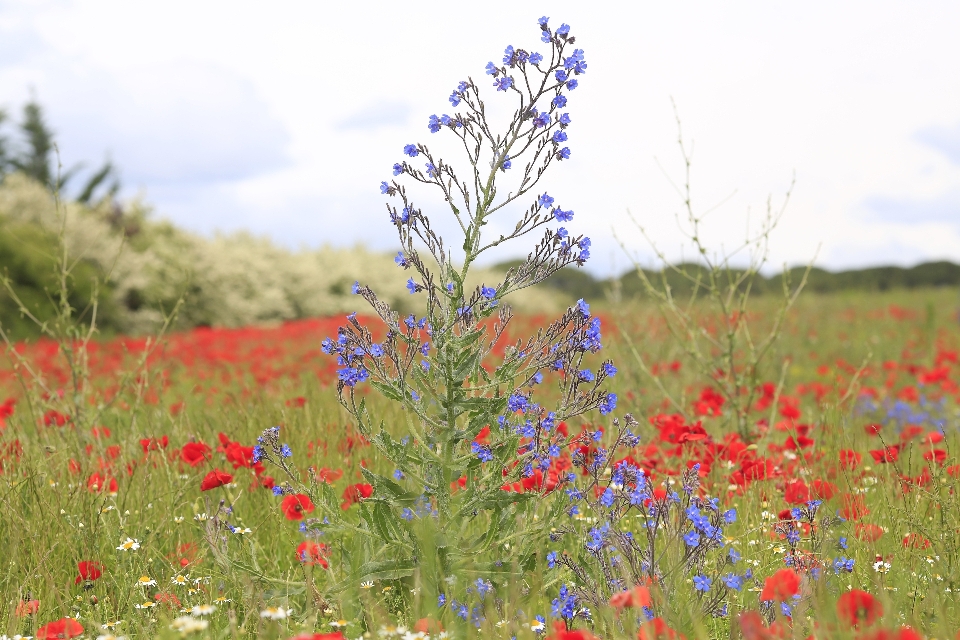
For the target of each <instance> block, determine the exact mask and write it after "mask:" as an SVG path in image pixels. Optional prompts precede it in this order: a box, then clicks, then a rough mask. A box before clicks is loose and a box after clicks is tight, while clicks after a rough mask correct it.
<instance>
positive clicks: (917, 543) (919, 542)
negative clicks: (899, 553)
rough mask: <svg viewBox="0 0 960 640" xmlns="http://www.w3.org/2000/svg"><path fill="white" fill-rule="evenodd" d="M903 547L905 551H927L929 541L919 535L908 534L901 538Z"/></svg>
mask: <svg viewBox="0 0 960 640" xmlns="http://www.w3.org/2000/svg"><path fill="white" fill-rule="evenodd" d="M903 546H904V548H907V549H910V548H913V549H929V548H930V541H929V540H927V539H926V538H924V537H923V536H922V535H920V534H919V533H908V534H907V535H906V536H904V538H903Z"/></svg>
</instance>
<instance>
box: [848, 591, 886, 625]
mask: <svg viewBox="0 0 960 640" xmlns="http://www.w3.org/2000/svg"><path fill="white" fill-rule="evenodd" d="M837 615H838V616H840V619H841V620H842V621H843V622H845V623H846V624H848V625H850V626H857V625H858V624H860V623H861V622H862V623H864V624H865V625H866V626H870V625H871V624H873V623H874V622H875V621H876V620H877V618H879V617H880V616H882V615H883V606H882V605H881V604H880V601H879V600H877V599H876V598H874V597H873V596H872V595H870V594H869V593H867V592H866V591H860V590H859V589H851V590H850V591H847V592H846V593H844V594H842V595H841V596H840V598H839V599H838V600H837Z"/></svg>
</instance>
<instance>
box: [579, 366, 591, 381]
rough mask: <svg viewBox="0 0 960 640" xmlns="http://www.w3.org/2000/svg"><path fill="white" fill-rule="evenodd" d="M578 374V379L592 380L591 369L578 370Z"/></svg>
mask: <svg viewBox="0 0 960 640" xmlns="http://www.w3.org/2000/svg"><path fill="white" fill-rule="evenodd" d="M578 375H579V376H580V379H581V380H583V381H584V382H593V381H594V375H593V371H590V369H583V370H582V371H579V372H578Z"/></svg>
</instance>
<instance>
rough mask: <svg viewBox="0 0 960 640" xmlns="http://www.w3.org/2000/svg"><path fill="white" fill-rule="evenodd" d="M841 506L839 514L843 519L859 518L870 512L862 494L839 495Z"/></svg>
mask: <svg viewBox="0 0 960 640" xmlns="http://www.w3.org/2000/svg"><path fill="white" fill-rule="evenodd" d="M841 501H842V502H843V508H842V509H840V515H841V516H842V517H843V518H844V519H845V520H859V519H861V518H863V517H864V516H865V515H868V514H869V513H870V510H869V509H867V505H866V502H865V501H864V499H863V496H862V495H859V494H853V493H845V494H843V496H842V497H841Z"/></svg>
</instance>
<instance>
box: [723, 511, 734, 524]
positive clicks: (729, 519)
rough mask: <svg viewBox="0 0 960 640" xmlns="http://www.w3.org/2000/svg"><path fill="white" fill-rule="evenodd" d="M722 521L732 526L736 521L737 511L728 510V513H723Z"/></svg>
mask: <svg viewBox="0 0 960 640" xmlns="http://www.w3.org/2000/svg"><path fill="white" fill-rule="evenodd" d="M723 521H724V522H726V523H727V524H733V523H734V522H736V521H737V510H736V509H730V510H729V511H724V512H723Z"/></svg>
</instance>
